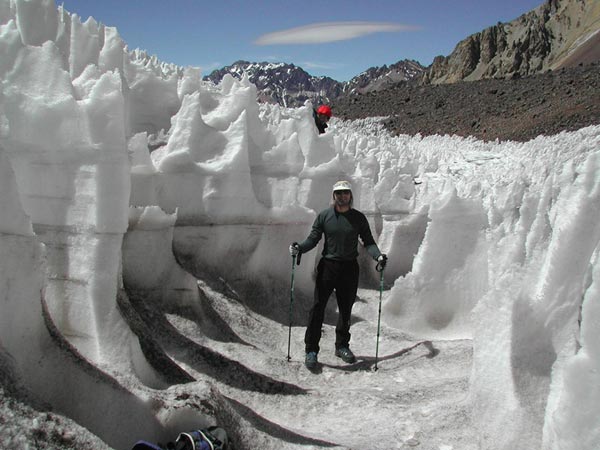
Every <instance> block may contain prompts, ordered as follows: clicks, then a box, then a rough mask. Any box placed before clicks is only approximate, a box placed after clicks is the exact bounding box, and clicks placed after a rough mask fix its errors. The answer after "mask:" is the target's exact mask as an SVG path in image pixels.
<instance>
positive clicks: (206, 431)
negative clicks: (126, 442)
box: [131, 426, 229, 450]
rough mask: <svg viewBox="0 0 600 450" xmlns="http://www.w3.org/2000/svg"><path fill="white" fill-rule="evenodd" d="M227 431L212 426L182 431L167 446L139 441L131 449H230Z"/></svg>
mask: <svg viewBox="0 0 600 450" xmlns="http://www.w3.org/2000/svg"><path fill="white" fill-rule="evenodd" d="M228 449H229V438H228V437H227V432H226V431H225V430H224V429H223V428H220V427H216V426H212V427H208V428H203V429H201V430H194V431H190V432H189V433H180V434H179V436H177V439H176V440H175V442H174V443H173V442H169V443H168V444H167V446H166V447H162V446H160V445H156V444H152V443H150V442H147V441H137V442H136V443H135V445H134V446H133V448H132V449H131V450H228Z"/></svg>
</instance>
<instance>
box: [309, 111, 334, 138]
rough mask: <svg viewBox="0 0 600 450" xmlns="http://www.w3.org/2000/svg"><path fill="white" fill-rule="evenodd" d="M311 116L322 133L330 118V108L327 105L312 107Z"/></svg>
mask: <svg viewBox="0 0 600 450" xmlns="http://www.w3.org/2000/svg"><path fill="white" fill-rule="evenodd" d="M313 117H314V119H315V125H316V126H317V129H318V130H319V134H323V133H325V130H326V129H327V122H329V119H331V108H330V107H329V106H327V105H321V106H319V107H318V108H317V109H313Z"/></svg>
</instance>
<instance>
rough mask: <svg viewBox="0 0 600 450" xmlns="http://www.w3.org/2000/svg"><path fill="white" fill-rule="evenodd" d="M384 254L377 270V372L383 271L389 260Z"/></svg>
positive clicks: (376, 267)
mask: <svg viewBox="0 0 600 450" xmlns="http://www.w3.org/2000/svg"><path fill="white" fill-rule="evenodd" d="M381 256H383V259H381V261H379V262H378V263H377V266H375V270H377V272H379V313H378V315H377V345H376V346H375V368H374V370H375V371H376V372H377V358H378V356H379V329H380V326H381V298H382V297H383V271H384V270H385V264H386V262H387V256H385V255H381Z"/></svg>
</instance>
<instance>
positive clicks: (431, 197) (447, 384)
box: [0, 0, 600, 450]
mask: <svg viewBox="0 0 600 450" xmlns="http://www.w3.org/2000/svg"><path fill="white" fill-rule="evenodd" d="M339 179H347V180H349V181H351V182H352V185H353V194H354V205H355V207H356V208H357V209H359V210H361V211H363V212H364V213H365V214H366V215H367V217H368V218H369V221H370V223H371V227H372V230H373V233H374V235H375V237H376V240H377V242H378V243H379V246H380V248H381V249H382V251H384V252H385V253H387V254H388V255H389V263H388V267H387V268H386V271H385V272H384V281H383V289H382V290H380V289H379V288H380V286H382V284H380V283H381V280H380V279H379V277H378V274H377V273H376V272H375V270H374V263H373V261H372V260H370V258H369V257H368V256H367V255H366V253H365V252H361V256H360V264H361V270H362V276H361V289H360V290H359V296H358V300H357V303H356V305H355V309H354V316H355V319H354V325H353V327H352V335H353V337H352V342H351V344H352V348H353V349H354V351H355V353H356V354H357V356H358V362H357V363H355V364H353V365H345V364H343V363H342V362H341V361H340V360H339V359H337V358H335V357H334V356H333V340H334V334H335V333H334V326H335V315H333V314H332V315H331V317H328V319H327V321H326V323H325V325H324V336H323V340H322V343H321V344H322V345H321V348H322V351H321V353H320V354H319V358H320V361H321V362H322V363H323V365H322V368H321V370H320V373H317V374H313V373H311V372H308V371H307V370H306V369H305V368H304V366H303V357H304V352H303V333H304V325H305V321H306V317H307V315H306V312H307V310H308V308H309V306H310V302H311V291H312V286H313V278H312V274H313V268H314V266H315V264H316V262H317V260H318V258H319V253H320V250H318V249H317V250H314V251H312V252H310V253H308V254H305V255H303V258H302V263H301V265H299V266H297V267H292V265H291V258H290V256H289V254H288V252H287V247H288V245H289V243H290V242H293V241H299V240H301V239H303V238H304V237H305V236H306V235H307V234H308V232H309V230H310V226H311V224H312V220H313V219H314V217H315V216H316V214H317V213H318V212H319V211H320V210H322V209H324V208H326V207H327V206H328V204H329V201H330V196H331V186H332V185H333V183H334V182H335V181H337V180H339ZM0 207H1V209H0V256H1V263H0V292H1V294H0V381H1V388H2V389H1V390H0V394H1V395H0V398H1V399H2V403H1V407H0V447H1V448H6V449H9V448H10V449H21V448H23V449H26V448H27V449H29V448H109V447H110V448H115V449H129V448H131V446H132V445H133V444H134V443H135V441H136V440H138V439H145V440H148V441H153V442H163V443H164V442H166V441H168V440H173V439H174V438H175V437H176V436H177V433H178V432H180V431H188V430H190V429H194V428H197V427H203V426H208V425H212V424H218V425H220V426H223V427H224V428H226V429H227V430H228V432H229V433H230V436H231V438H232V441H233V443H234V448H236V449H256V448H260V449H300V448H302V449H308V448H315V449H316V448H322V447H325V448H340V449H341V448H344V449H386V450H388V449H407V448H420V449H427V450H471V449H473V450H474V449H482V450H484V449H485V450H488V449H489V450H515V449H542V450H559V449H560V450H598V449H599V448H600V426H598V417H600V372H599V371H600V287H599V285H600V258H599V241H600V126H594V127H588V128H584V129H581V130H579V131H576V132H570V133H561V134H559V135H555V136H545V137H544V136H540V137H538V138H536V139H534V140H532V141H530V142H526V143H516V142H498V141H496V142H482V141H478V140H475V139H464V138H459V137H455V136H431V137H422V136H399V137H392V136H389V135H388V134H387V133H386V132H385V131H384V130H383V128H382V127H381V126H380V124H379V121H378V119H370V120H364V121H355V122H342V121H340V120H336V119H335V118H334V120H332V122H331V126H330V128H329V129H328V131H327V133H325V134H324V135H318V134H317V132H316V129H315V126H314V123H313V121H312V105H310V104H308V103H307V104H306V105H305V106H304V107H302V108H298V109H285V108H280V107H278V106H274V105H263V104H258V103H257V102H256V88H255V87H254V86H253V85H252V84H250V83H249V82H248V80H247V78H244V79H242V80H241V81H237V80H235V79H234V78H232V77H230V76H226V77H225V78H224V79H223V81H222V82H221V83H220V84H219V85H218V86H215V85H212V84H209V83H206V82H203V81H201V79H200V73H199V72H198V71H197V70H196V69H193V68H185V69H183V68H178V67H176V66H173V65H169V64H165V63H161V62H160V61H158V60H157V59H156V58H155V57H149V56H148V55H147V54H145V52H142V51H140V50H135V51H129V50H128V49H127V47H126V44H125V43H124V42H123V41H122V40H121V38H120V37H119V35H118V32H117V31H116V29H114V28H111V27H109V26H105V25H102V24H98V23H97V22H95V21H94V20H93V19H91V18H90V19H88V20H87V21H86V22H83V23H82V22H81V19H80V18H79V17H77V16H76V15H70V14H69V13H68V12H66V11H65V10H63V8H62V7H59V8H58V10H57V9H56V7H55V4H54V1H53V0H0ZM291 281H293V282H294V283H295V284H294V287H295V288H294V291H293V294H292V289H291V284H290V283H291ZM292 300H293V302H292ZM380 301H381V304H382V309H381V319H382V320H381V332H380V336H379V338H377V331H378V330H377V323H378V317H379V310H378V306H379V302H380ZM334 303H335V301H334V299H332V300H331V306H332V307H331V311H330V313H335V308H334ZM290 306H291V308H290ZM290 312H291V317H292V320H291V324H292V327H291V340H290V344H291V345H290V349H291V353H290V356H291V360H290V361H288V360H287V350H288V330H289V328H288V326H289V324H290V322H289V317H290ZM375 368H377V369H378V370H374V369H375Z"/></svg>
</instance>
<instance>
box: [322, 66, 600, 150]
mask: <svg viewBox="0 0 600 450" xmlns="http://www.w3.org/2000/svg"><path fill="white" fill-rule="evenodd" d="M332 107H333V113H334V116H337V117H339V118H342V119H360V118H365V117H378V116H383V117H385V119H383V123H384V126H385V128H386V129H388V130H389V131H390V132H391V133H392V134H396V135H397V134H409V135H415V134H421V135H431V134H441V135H446V134H447V135H458V136H465V137H466V136H474V137H477V138H479V139H483V140H495V139H499V140H515V141H527V140H530V139H533V138H535V137H537V136H539V135H552V134H556V133H559V132H561V131H565V130H567V131H568V130H577V129H579V128H583V127H586V126H589V125H598V124H600V65H599V64H598V63H596V64H589V65H581V66H577V67H574V68H563V69H559V70H555V71H547V72H545V73H542V74H538V75H532V76H528V77H523V78H520V77H516V78H513V79H510V80H506V79H486V80H478V81H461V82H457V83H452V84H438V85H419V84H417V83H397V84H396V85H394V86H393V87H391V88H388V89H385V90H382V91H377V92H369V93H367V94H356V95H351V96H347V97H343V98H339V99H337V100H336V101H335V102H334V103H333V104H332Z"/></svg>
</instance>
